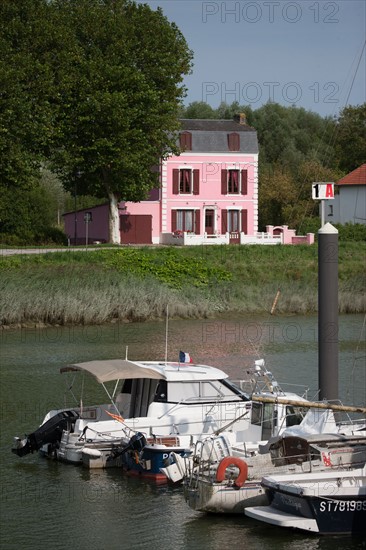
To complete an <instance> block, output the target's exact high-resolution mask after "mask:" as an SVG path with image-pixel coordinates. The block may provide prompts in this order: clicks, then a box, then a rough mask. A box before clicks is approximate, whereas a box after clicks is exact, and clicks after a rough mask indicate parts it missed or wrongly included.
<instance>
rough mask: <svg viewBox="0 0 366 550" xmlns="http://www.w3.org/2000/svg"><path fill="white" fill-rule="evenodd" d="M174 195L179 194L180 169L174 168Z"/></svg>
mask: <svg viewBox="0 0 366 550" xmlns="http://www.w3.org/2000/svg"><path fill="white" fill-rule="evenodd" d="M173 195H179V170H178V168H173Z"/></svg>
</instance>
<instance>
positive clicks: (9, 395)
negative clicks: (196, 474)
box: [0, 315, 366, 550]
mask: <svg viewBox="0 0 366 550" xmlns="http://www.w3.org/2000/svg"><path fill="white" fill-rule="evenodd" d="M362 325H363V316H361V315H349V316H341V318H340V320H339V335H340V336H339V340H340V343H339V349H340V361H339V364H340V369H339V380H340V382H339V387H340V398H341V399H342V401H343V402H344V403H347V404H354V405H365V403H366V366H365V344H364V340H363V339H362ZM167 333H168V338H166V326H165V323H163V322H152V323H141V324H139V323H136V324H118V325H117V324H116V325H109V326H102V327H91V326H90V327H70V328H68V327H53V328H43V329H41V328H40V329H22V330H3V331H2V333H1V335H0V342H1V352H0V353H1V355H0V360H1V368H0V375H1V380H0V384H1V385H0V391H1V449H0V452H1V463H0V475H1V498H0V506H1V533H0V536H1V539H0V543H1V549H2V550H10V549H11V550H13V549H14V550H15V549H19V548H24V549H26V550H38V549H40V548H52V549H53V550H63V549H74V550H87V549H91V550H103V549H105V548H109V549H111V550H117V549H122V550H124V549H129V550H140V549H150V548H156V549H159V550H168V549H169V550H175V549H176V550H186V549H187V550H188V549H189V550H202V549H206V548H207V549H211V550H226V549H231V548H250V549H251V550H257V549H258V550H263V548H270V549H272V548H273V549H281V550H282V549H283V550H286V549H289V550H290V548H291V550H296V549H299V550H300V548H301V550H315V549H321V550H328V549H329V550H331V549H332V550H334V548H342V549H343V550H348V549H358V548H359V549H361V548H365V544H364V541H362V540H360V539H354V538H351V537H342V538H341V539H340V538H339V537H338V538H337V539H334V538H333V537H325V538H324V537H317V536H307V535H302V534H295V533H292V532H288V531H284V530H280V529H278V528H275V527H271V526H264V525H261V524H258V523H256V522H255V521H254V520H250V519H248V518H244V517H240V516H231V517H224V516H213V515H204V514H201V513H199V512H194V511H193V510H191V509H190V508H188V506H187V505H186V503H185V501H184V498H183V494H182V490H181V489H180V488H179V487H171V486H167V485H164V486H156V485H155V484H153V483H151V482H147V481H143V480H139V479H134V478H129V477H127V476H125V475H123V474H122V473H121V472H120V471H119V470H105V471H88V470H85V469H83V468H82V467H80V468H79V467H75V466H70V465H65V464H61V463H57V462H54V461H50V460H46V459H42V458H41V457H39V456H38V454H33V455H28V456H26V457H23V458H19V457H17V456H16V455H14V454H12V453H11V452H10V449H11V446H12V440H13V437H14V436H16V435H18V436H23V435H24V433H29V432H31V431H34V429H36V427H37V426H38V425H39V424H40V422H41V421H42V419H43V417H44V415H45V413H46V412H47V411H48V410H50V409H52V408H58V407H62V406H64V405H72V404H73V401H72V399H71V398H70V392H69V391H68V386H69V385H70V378H68V375H61V374H60V372H59V370H60V367H62V366H65V365H67V364H69V363H72V362H80V361H87V360H91V359H97V358H99V359H103V358H117V357H125V356H126V353H127V354H128V357H129V358H130V359H132V360H133V359H136V360H137V359H145V360H146V359H151V360H157V359H164V357H165V356H166V355H167V357H168V359H170V360H177V359H178V353H179V351H180V350H182V351H186V352H189V353H190V355H191V357H192V358H193V360H194V361H195V362H201V363H206V364H211V365H214V366H217V367H221V368H222V369H223V370H224V371H226V372H227V373H228V374H229V375H230V377H231V378H234V379H235V378H240V376H241V372H242V370H243V369H244V368H245V367H247V366H249V365H251V364H252V363H253V361H254V359H256V358H259V357H264V358H265V359H266V364H267V368H268V369H269V370H271V371H272V372H273V374H274V375H275V376H276V378H277V379H278V380H279V382H280V384H281V385H284V386H285V383H286V384H292V385H293V386H292V388H293V389H294V390H295V391H297V392H299V393H302V388H301V386H307V387H308V388H309V391H308V397H309V398H311V399H313V398H316V392H317V379H318V378H317V377H318V374H317V319H316V317H313V316H306V317H297V316H292V317H270V318H268V317H258V316H256V317H236V318H234V317H233V316H228V317H220V318H217V319H214V320H203V321H202V320H194V321H192V320H191V321H170V322H169V327H168V331H167ZM127 348H128V349H127ZM83 384H84V386H83V394H84V396H85V400H84V403H85V404H87V403H88V399H89V402H90V403H93V402H96V400H98V399H99V398H100V397H101V394H100V391H99V390H100V388H98V386H97V384H96V382H95V381H94V380H91V379H88V378H87V377H86V378H85V380H84V382H83ZM286 387H288V386H286ZM290 387H291V386H290ZM78 389H79V388H78V387H77V385H76V389H75V392H74V393H75V396H76V397H77V396H78V394H77V391H78Z"/></svg>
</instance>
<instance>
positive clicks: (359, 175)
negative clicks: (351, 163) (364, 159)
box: [336, 164, 366, 185]
mask: <svg viewBox="0 0 366 550" xmlns="http://www.w3.org/2000/svg"><path fill="white" fill-rule="evenodd" d="M336 184H337V185H366V164H362V166H360V167H359V168H356V170H353V171H352V172H350V173H349V174H347V175H346V176H344V177H343V178H341V179H340V180H338V181H337V182H336Z"/></svg>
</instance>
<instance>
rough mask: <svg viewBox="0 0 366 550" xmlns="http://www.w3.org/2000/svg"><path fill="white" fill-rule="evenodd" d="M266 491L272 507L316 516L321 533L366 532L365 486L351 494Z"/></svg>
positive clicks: (308, 516)
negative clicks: (359, 491)
mask: <svg viewBox="0 0 366 550" xmlns="http://www.w3.org/2000/svg"><path fill="white" fill-rule="evenodd" d="M267 494H268V499H269V501H270V503H271V506H272V508H275V509H276V510H281V511H283V512H286V513H288V514H292V515H295V516H298V517H299V516H300V517H302V518H306V519H313V520H315V523H316V527H315V528H314V530H315V531H316V532H318V533H320V534H324V535H326V534H361V533H366V522H365V518H366V488H365V494H364V495H351V496H342V495H337V494H335V495H334V496H333V497H321V496H319V497H317V496H314V497H310V496H309V497H307V496H297V495H293V494H290V493H286V491H272V490H270V491H268V492H267ZM303 530H304V529H303ZM305 530H308V529H305Z"/></svg>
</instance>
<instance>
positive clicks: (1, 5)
mask: <svg viewBox="0 0 366 550" xmlns="http://www.w3.org/2000/svg"><path fill="white" fill-rule="evenodd" d="M47 10H48V8H47V4H46V2H45V1H44V0H17V2H14V1H13V0H1V2H0V23H1V25H0V29H1V30H0V53H1V55H0V98H1V101H0V155H1V159H2V161H1V162H0V185H1V186H3V188H5V189H9V188H11V187H16V188H19V187H22V188H30V187H32V185H35V184H36V183H37V181H38V179H39V167H40V163H41V161H42V158H43V154H44V151H45V148H47V147H48V145H49V141H50V138H51V135H52V128H51V126H50V121H51V120H52V117H51V110H52V107H51V104H50V101H49V97H50V96H49V92H50V81H51V80H52V78H51V75H50V69H49V66H48V65H47V63H45V59H44V53H43V52H44V50H43V49H42V47H41V46H42V44H41V42H42V40H41V39H40V37H44V36H47V35H48V33H49V21H48V18H47V15H46V14H47Z"/></svg>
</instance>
